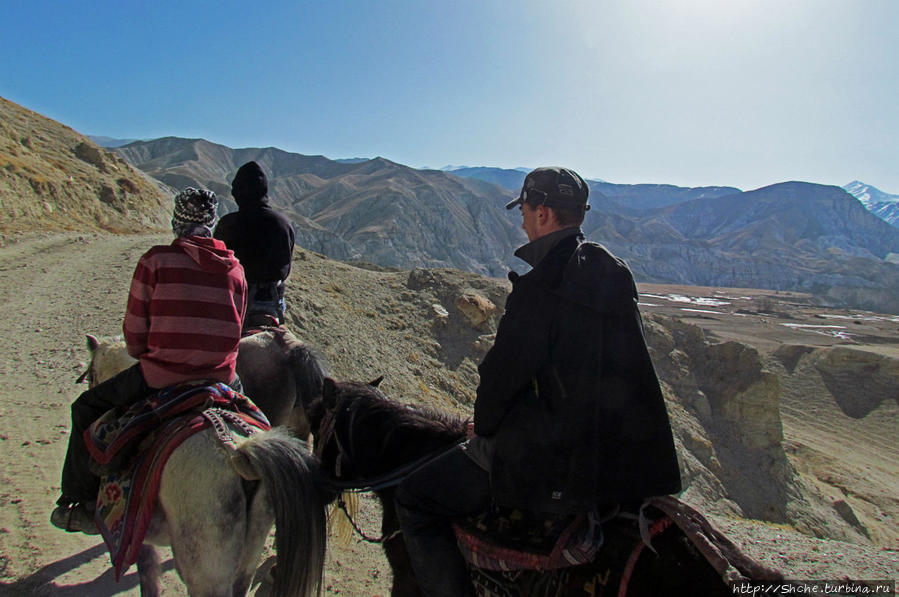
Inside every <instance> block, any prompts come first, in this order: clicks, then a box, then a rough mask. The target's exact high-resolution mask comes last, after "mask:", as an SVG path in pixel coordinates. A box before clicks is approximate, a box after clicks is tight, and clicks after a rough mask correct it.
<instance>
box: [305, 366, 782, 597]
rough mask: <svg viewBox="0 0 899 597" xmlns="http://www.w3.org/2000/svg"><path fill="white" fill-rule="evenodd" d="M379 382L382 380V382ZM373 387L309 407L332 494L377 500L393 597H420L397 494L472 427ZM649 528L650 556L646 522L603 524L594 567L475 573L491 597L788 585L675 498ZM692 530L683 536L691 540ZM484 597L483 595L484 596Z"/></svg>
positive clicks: (349, 389) (330, 386) (328, 392)
mask: <svg viewBox="0 0 899 597" xmlns="http://www.w3.org/2000/svg"><path fill="white" fill-rule="evenodd" d="M378 381H380V380H378ZM376 385H377V382H372V383H371V384H364V383H358V382H335V381H334V380H332V379H330V378H328V379H326V380H325V383H324V391H323V396H322V398H321V400H318V401H316V402H314V403H313V404H312V406H311V407H310V410H309V422H310V424H311V426H312V429H313V434H314V435H315V442H316V452H317V453H318V455H319V457H320V459H321V471H322V473H323V474H325V475H328V476H330V477H331V478H332V481H333V483H334V485H335V487H339V488H344V489H354V490H370V491H373V492H374V493H375V494H376V495H377V497H378V498H379V499H380V502H381V505H382V508H383V519H382V524H381V534H382V539H383V546H384V551H385V554H386V556H387V560H388V561H389V563H390V567H391V569H392V571H393V588H392V591H391V595H393V596H394V597H396V596H412V595H419V594H420V591H419V587H418V583H417V581H416V580H415V577H414V574H413V573H412V567H411V564H410V561H409V557H408V554H407V553H406V546H405V543H404V542H403V539H402V535H400V534H398V531H399V523H398V520H397V516H396V508H395V505H394V495H395V492H396V486H397V485H398V484H399V482H400V481H401V480H402V479H403V478H404V476H405V475H406V474H408V473H409V472H410V471H411V470H413V469H414V468H416V467H417V466H419V465H420V464H421V463H422V462H423V461H425V460H427V459H428V458H430V457H432V456H434V455H436V454H439V453H441V452H442V451H444V450H447V449H449V448H450V447H452V446H454V445H455V444H457V443H459V442H460V441H462V440H463V439H464V438H465V435H466V424H467V421H466V420H464V419H461V418H458V417H453V416H450V415H447V414H445V413H441V412H437V411H434V410H428V409H421V408H415V407H410V406H406V405H403V404H400V403H398V402H396V401H393V400H391V399H389V398H387V397H386V396H384V394H383V393H381V392H380V391H379V390H378V389H377V387H376ZM644 513H646V514H648V518H647V517H643V518H642V520H643V522H644V523H645V522H646V521H647V520H648V521H649V522H650V523H653V525H652V527H653V528H654V529H655V530H654V531H653V534H652V541H651V547H647V546H646V544H645V543H644V540H643V538H642V537H643V536H646V534H647V528H648V527H647V525H646V524H644V525H643V532H642V535H641V524H640V522H639V521H640V520H641V519H640V517H625V516H621V517H616V518H612V519H611V520H608V521H606V522H604V523H603V531H604V535H605V542H604V543H603V546H602V548H601V550H600V552H599V554H598V555H597V557H596V559H595V560H594V561H593V562H592V563H589V564H585V565H581V566H574V567H570V568H564V569H561V570H556V571H552V572H537V571H523V572H522V571H514V572H512V573H502V572H495V571H484V570H480V569H472V577H473V579H474V580H475V581H476V584H478V585H479V586H480V590H481V591H483V590H484V586H485V584H486V585H490V584H492V583H496V586H497V587H500V588H497V589H496V591H497V592H490V593H486V594H495V595H505V594H507V595H528V596H537V595H539V596H544V595H547V596H548V595H565V596H568V595H592V596H593V597H597V596H600V595H602V596H606V597H608V596H613V597H614V596H620V597H624V596H625V595H627V596H630V597H634V596H643V595H647V596H648V595H653V596H655V595H730V594H732V589H731V587H730V585H729V584H728V582H734V581H740V580H747V579H756V580H775V579H780V578H782V576H781V575H780V574H779V573H777V572H776V571H773V570H770V569H767V568H765V567H763V566H761V565H760V564H758V563H756V562H754V561H753V560H751V559H750V558H748V557H747V556H745V555H744V554H742V553H740V552H739V549H737V548H736V546H735V545H734V544H733V543H731V542H730V541H729V540H728V539H727V538H726V537H724V536H723V535H722V534H721V533H720V532H718V531H717V530H716V529H714V528H713V527H712V526H711V525H710V524H709V523H708V522H707V521H706V520H705V518H704V517H702V516H701V515H700V514H699V513H698V512H696V511H695V510H693V509H692V508H689V507H688V506H686V505H684V504H682V503H681V502H679V501H678V500H676V499H674V498H662V499H659V500H656V501H655V502H652V503H651V504H650V506H649V507H647V508H645V509H644ZM685 530H686V532H685ZM482 594H485V593H482Z"/></svg>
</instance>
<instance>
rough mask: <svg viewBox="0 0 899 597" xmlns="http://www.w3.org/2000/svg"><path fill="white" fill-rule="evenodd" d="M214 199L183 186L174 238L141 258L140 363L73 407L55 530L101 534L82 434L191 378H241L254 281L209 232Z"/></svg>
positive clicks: (133, 347) (134, 344)
mask: <svg viewBox="0 0 899 597" xmlns="http://www.w3.org/2000/svg"><path fill="white" fill-rule="evenodd" d="M217 205H218V201H217V199H216V197H215V194H214V193H212V192H211V191H207V190H197V189H193V188H187V189H185V190H184V191H182V192H181V193H180V194H179V195H178V196H177V197H175V209H174V214H173V217H172V230H173V231H174V233H175V236H176V238H175V240H174V242H172V244H170V245H159V246H155V247H153V248H151V249H150V250H149V251H147V252H146V253H145V254H144V255H143V257H141V259H140V261H139V262H138V264H137V268H136V269H135V271H134V277H133V279H132V281H131V290H130V292H129V294H128V306H127V309H126V314H125V322H124V325H123V331H124V335H125V344H126V346H127V348H128V353H129V354H130V355H131V356H132V357H134V358H136V359H137V360H138V363H137V364H136V365H134V366H133V367H131V368H129V369H126V370H125V371H123V372H122V373H119V374H118V375H116V376H115V377H112V378H110V379H109V380H107V381H105V382H103V383H101V384H99V385H97V386H94V387H92V388H91V389H89V390H88V391H86V392H84V393H83V394H81V396H79V397H78V398H77V399H76V400H75V402H74V403H72V429H71V435H70V437H69V449H68V452H67V453H66V459H65V464H64V465H63V470H62V495H61V497H60V498H59V500H57V502H56V503H57V508H56V509H55V510H54V511H53V514H52V515H51V517H50V520H51V522H52V523H53V525H54V526H57V527H59V528H62V529H65V530H67V531H82V532H86V533H90V534H95V533H97V530H96V527H95V525H94V523H93V514H92V505H93V503H94V501H95V499H96V496H97V490H98V487H99V479H98V478H97V477H96V476H94V475H93V474H92V473H91V471H90V468H89V466H88V463H89V461H90V456H89V454H88V452H87V448H86V446H85V444H84V439H83V434H84V431H85V430H86V429H87V428H88V427H89V426H90V425H91V423H93V422H94V421H95V420H96V419H98V418H99V417H100V416H101V415H102V414H103V413H105V412H106V411H107V410H109V409H111V408H115V407H127V406H129V405H131V404H132V403H134V402H135V401H137V400H140V399H142V398H144V397H146V396H147V395H149V394H151V393H152V392H153V391H154V390H157V389H161V388H165V387H167V386H171V385H175V384H178V383H181V382H185V381H191V380H200V379H201V380H209V381H210V382H224V383H232V382H233V381H234V379H235V363H236V360H237V347H238V343H239V342H240V330H241V325H242V323H243V317H244V313H245V311H246V305H247V283H246V280H245V278H244V271H243V268H242V267H241V265H240V263H239V262H238V260H237V258H236V257H235V256H234V253H233V252H232V251H230V250H228V249H227V248H226V247H225V245H224V243H223V242H222V241H220V240H217V239H214V238H212V230H213V227H214V226H215V222H216V207H217Z"/></svg>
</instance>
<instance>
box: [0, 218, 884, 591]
mask: <svg viewBox="0 0 899 597" xmlns="http://www.w3.org/2000/svg"><path fill="white" fill-rule="evenodd" d="M159 242H168V238H167V237H165V236H115V235H93V234H89V235H77V234H64V235H42V234H37V233H33V234H31V235H29V236H28V237H22V239H21V240H20V241H19V242H14V243H9V242H7V243H6V244H5V246H0V334H2V337H3V338H4V339H6V340H7V341H6V342H3V343H2V345H0V387H2V388H3V399H2V400H0V420H2V421H3V426H2V429H0V446H2V454H3V456H2V457H0V595H6V594H9V595H21V594H38V595H113V594H129V595H136V594H137V592H138V591H137V588H136V587H137V577H136V573H135V571H134V570H133V569H132V570H131V571H130V573H129V574H127V575H126V576H125V577H124V578H123V580H122V582H121V583H120V584H115V583H114V582H113V580H112V575H111V572H110V571H109V566H108V557H107V555H106V552H105V549H104V548H103V546H102V543H101V542H100V541H99V540H98V539H97V538H93V537H86V536H80V535H68V534H65V533H62V532H60V531H58V530H56V529H54V528H52V527H51V526H50V524H49V520H48V517H49V513H50V510H51V509H52V506H53V501H54V500H55V498H56V492H57V491H58V484H59V480H58V479H59V471H60V468H61V461H62V456H63V453H64V451H65V445H66V441H67V428H68V405H69V403H70V402H71V401H72V400H73V399H74V398H75V397H76V396H77V395H78V392H79V391H80V390H81V388H80V387H78V386H76V385H74V380H75V378H76V377H77V375H78V373H80V371H81V370H82V367H83V366H84V360H85V358H86V354H85V352H86V351H85V350H84V334H85V333H87V332H91V333H95V334H106V335H109V334H115V333H117V332H118V331H119V329H120V325H121V319H122V315H123V311H124V305H125V298H126V292H127V285H128V282H129V279H130V275H131V272H132V270H133V267H134V264H135V263H136V261H137V258H138V257H139V256H140V254H141V253H143V251H145V250H146V249H147V248H148V247H149V246H150V245H152V244H154V243H159ZM506 292H507V286H506V283H505V282H504V281H503V280H493V279H488V278H483V277H479V276H476V275H473V274H466V273H462V272H459V271H456V270H414V271H388V270H384V269H382V268H376V267H366V266H359V265H358V264H357V265H350V264H346V263H341V262H336V261H331V260H328V259H326V258H324V257H323V256H321V255H318V254H316V253H312V252H309V251H304V250H297V252H296V254H295V258H294V273H293V274H292V277H291V279H290V284H289V292H288V300H289V304H290V310H289V313H288V325H289V326H290V327H291V328H292V329H293V330H294V331H295V332H296V333H297V335H298V336H300V337H301V338H303V339H305V340H306V341H308V342H310V343H311V344H313V345H314V346H316V347H317V348H318V349H319V351H320V352H321V354H322V356H323V358H324V359H325V360H326V361H327V363H328V367H329V369H330V372H331V374H332V375H334V376H335V377H338V378H352V379H369V378H373V377H376V376H378V375H382V374H383V375H386V377H387V378H386V381H385V382H384V384H383V385H382V388H383V389H384V390H385V391H386V392H387V393H388V394H389V395H391V396H393V397H396V398H399V399H401V400H404V401H408V402H414V403H421V404H428V405H431V406H436V407H440V408H445V409H450V410H453V411H456V412H459V413H470V410H471V401H472V399H473V390H474V387H475V385H476V382H477V381H476V379H477V378H476V376H477V372H476V368H475V367H476V363H477V362H478V360H479V359H480V356H481V354H482V353H483V351H485V350H486V349H487V348H488V347H489V344H490V341H491V338H490V334H492V333H493V331H494V330H495V325H496V321H497V318H498V316H499V313H500V311H501V309H502V304H503V301H504V297H505V294H506ZM641 292H642V296H643V299H642V300H643V303H644V304H643V307H642V310H643V312H644V314H645V322H646V329H647V338H648V340H649V343H650V347H651V350H652V353H653V358H654V361H655V363H656V366H657V368H658V370H659V373H660V377H661V379H662V380H663V384H664V387H665V392H666V397H667V399H668V405H669V408H670V410H671V413H672V417H673V419H674V421H675V433H676V436H677V443H678V449H679V454H680V459H681V463H682V468H683V472H684V477H685V479H686V481H687V485H688V486H687V489H686V491H685V494H684V497H685V499H687V500H688V501H690V502H691V503H693V504H696V505H698V506H700V507H701V508H702V509H703V510H704V511H706V512H709V513H715V517H716V520H717V521H718V522H719V523H720V524H721V525H722V527H723V528H725V529H726V530H727V531H728V532H729V533H731V535H732V536H733V537H734V538H735V539H736V540H737V541H738V542H739V543H741V544H742V545H744V547H745V548H746V549H747V550H749V551H751V552H752V553H754V555H756V556H757V557H759V558H762V559H764V560H766V561H767V562H769V563H771V564H773V565H775V566H777V567H780V568H782V569H784V570H785V571H786V572H787V575H788V576H789V577H792V578H834V579H838V578H844V577H850V578H855V579H877V578H887V577H892V578H896V577H897V576H899V557H897V552H896V550H897V548H899V539H897V524H896V520H897V517H899V506H897V496H899V454H897V453H899V447H897V445H896V442H895V437H896V436H897V431H899V429H897V421H899V403H897V401H899V393H897V388H899V383H897V379H899V372H897V370H896V367H897V365H896V363H897V359H899V343H897V338H899V329H897V328H899V321H897V319H896V318H895V317H890V316H880V315H877V314H873V313H860V312H827V311H822V310H820V309H816V308H814V307H812V306H810V304H809V302H808V301H807V298H806V297H802V296H798V295H787V294H779V295H778V294H775V293H769V294H768V295H764V294H763V293H757V292H755V291H747V290H732V291H731V290H712V289H696V288H672V287H642V288H641ZM691 301H692V302H691ZM491 304H493V305H495V309H494V310H491V308H490V305H491ZM803 326H805V327H803ZM362 503H363V516H362V524H363V525H364V526H365V528H366V529H367V530H368V531H369V532H371V533H374V532H376V529H377V528H378V524H377V515H378V513H377V508H376V507H375V505H374V503H373V502H372V500H370V499H367V498H364V497H363V499H362ZM753 519H758V520H753ZM762 521H768V522H762ZM269 563H270V562H267V563H266V566H268V565H269ZM165 566H166V569H167V570H168V572H167V574H166V593H165V594H166V595H183V594H184V592H183V587H182V586H181V585H180V584H179V583H178V581H177V579H176V578H175V577H174V572H173V571H172V570H171V562H170V561H169V562H168V563H167V564H166V565H165ZM266 566H264V567H263V569H262V570H263V572H264V571H265V570H266ZM326 574H327V576H326V585H327V590H326V593H327V594H343V595H383V594H385V593H386V590H387V587H389V583H390V572H389V568H388V567H387V564H386V561H385V560H384V559H383V557H382V556H381V554H380V551H379V550H378V549H377V548H375V547H373V546H371V545H368V544H365V543H363V542H361V541H359V540H357V539H355V538H353V539H351V540H350V542H349V545H346V546H344V545H342V544H341V542H340V541H337V540H334V541H332V543H331V546H330V548H329V561H328V568H327V572H326ZM260 576H264V575H260ZM254 591H256V594H257V595H265V594H267V593H266V585H265V584H264V583H262V584H257V585H254Z"/></svg>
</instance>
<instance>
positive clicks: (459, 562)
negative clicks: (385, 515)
mask: <svg viewBox="0 0 899 597" xmlns="http://www.w3.org/2000/svg"><path fill="white" fill-rule="evenodd" d="M489 504H490V476H489V474H488V473H487V471H485V470H484V469H482V468H481V467H480V466H478V465H477V464H475V463H474V462H473V461H472V460H471V459H470V458H469V457H468V456H467V455H466V454H465V451H464V450H463V449H462V447H461V446H456V447H455V448H452V449H451V450H449V451H448V452H446V453H445V454H443V455H441V456H439V457H438V458H437V459H435V460H433V461H431V462H429V463H428V464H426V465H424V466H423V467H421V468H420V469H418V470H417V471H415V472H414V473H412V474H411V475H409V476H408V477H407V478H406V479H405V480H404V481H403V482H402V483H401V484H400V486H399V488H398V489H397V493H396V507H397V516H398V517H399V521H400V527H401V528H402V530H403V538H404V539H405V542H406V549H407V550H408V552H409V558H410V560H411V561H412V569H413V570H414V571H415V577H416V579H417V580H418V583H419V585H421V590H422V593H423V594H424V595H426V596H429V597H430V596H435V597H436V596H445V597H464V596H466V595H473V594H474V592H473V588H472V585H471V581H470V579H469V575H468V568H467V566H466V564H465V560H464V559H463V558H462V554H461V553H460V552H459V548H458V546H457V545H456V536H455V534H454V533H453V529H452V522H453V520H454V519H456V518H459V517H462V516H465V515H468V514H474V513H477V512H481V511H483V510H486V509H487V506H488V505H489Z"/></svg>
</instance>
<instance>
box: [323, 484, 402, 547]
mask: <svg viewBox="0 0 899 597" xmlns="http://www.w3.org/2000/svg"><path fill="white" fill-rule="evenodd" d="M337 507H338V508H340V509H341V510H342V511H343V513H344V514H345V515H346V517H347V520H349V521H350V524H351V525H353V530H354V531H356V534H358V535H359V536H360V537H362V539H363V540H364V541H367V542H369V543H377V544H383V543H387V542H388V541H390V540H391V539H393V538H394V537H396V536H397V535H400V534H401V533H402V532H403V531H402V530H401V529H397V530H395V531H393V532H392V533H390V534H389V535H381V536H380V537H379V538H374V537H371V536H369V535H367V534H366V533H365V531H363V530H362V529H361V528H360V527H359V525H358V524H356V521H355V520H353V517H352V516H350V512H349V510H348V509H347V507H346V502H345V501H343V496H342V495H341V496H338V497H337Z"/></svg>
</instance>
